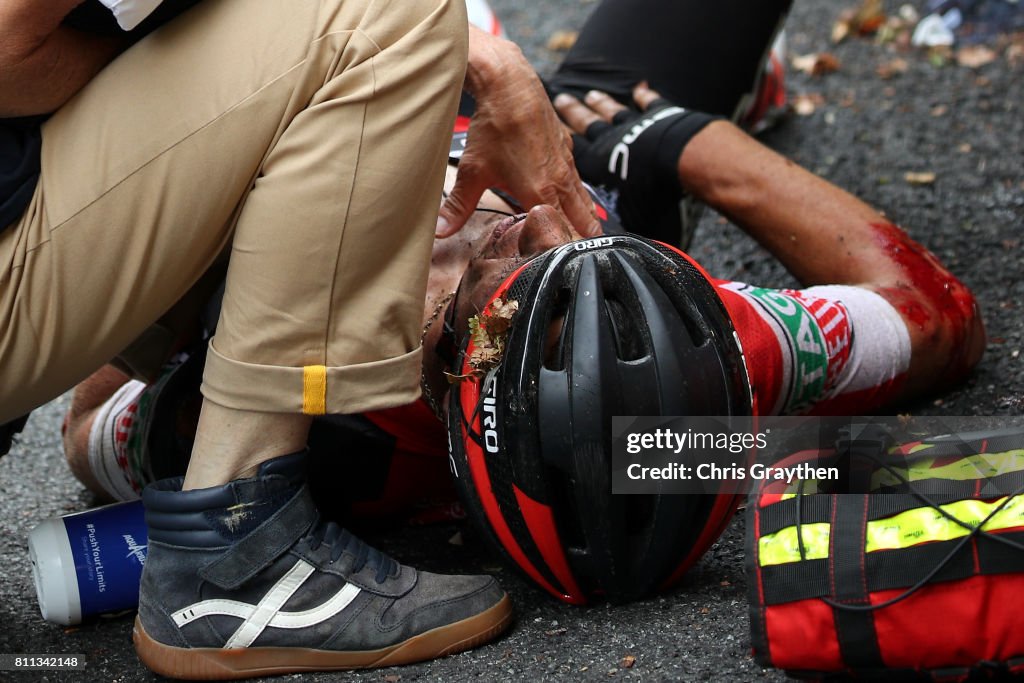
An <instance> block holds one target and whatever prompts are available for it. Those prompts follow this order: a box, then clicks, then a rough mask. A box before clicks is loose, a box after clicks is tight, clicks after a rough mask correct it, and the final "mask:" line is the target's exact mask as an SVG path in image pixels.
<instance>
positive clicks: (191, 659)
mask: <svg viewBox="0 0 1024 683" xmlns="http://www.w3.org/2000/svg"><path fill="white" fill-rule="evenodd" d="M511 623H512V601H511V600H510V599H509V597H508V596H507V595H506V596H504V597H503V598H502V599H501V600H500V601H498V602H497V603H496V604H494V605H493V606H491V607H489V608H488V609H486V610H484V611H483V612H481V613H480V614H477V615H474V616H472V617H469V618H466V619H463V620H462V621H457V622H455V623H454V624H448V625H447V626H439V627H437V628H435V629H432V630H430V631H427V632H425V633H421V634H419V635H417V636H413V637H412V638H409V639H408V640H405V641H402V642H401V643H397V644H395V645H392V646H391V647H386V648H382V649H380V650H360V651H348V652H335V651H330V650H312V649H305V648H297V647H253V648H240V649H236V650H224V649H219V648H182V647H172V646H170V645H164V644H163V643H159V642H157V641H155V640H153V639H152V638H151V637H150V636H149V634H148V633H146V629H144V628H143V627H142V622H141V621H140V620H139V618H138V617H135V627H134V628H133V629H132V640H133V641H134V642H135V651H136V652H137V653H138V655H139V659H141V660H142V662H143V663H144V664H145V665H146V666H147V667H149V668H150V669H151V670H152V671H154V672H155V673H158V674H160V675H162V676H168V677H171V678H183V679H191V680H231V679H237V678H251V677H255V676H273V675H275V674H284V673H300V672H304V671H336V670H342V669H369V668H377V667H385V666H395V665H398V664H410V663H412V662H420V661H423V660H426V659H435V658H437V657H444V656H446V655H451V654H455V653H457V652H462V651H463V650H469V649H471V648H474V647H476V646H477V645H482V644H483V643H486V642H488V641H490V640H493V639H494V638H496V637H497V636H498V635H500V634H501V633H502V632H503V631H504V630H505V629H507V628H508V627H509V624H511Z"/></svg>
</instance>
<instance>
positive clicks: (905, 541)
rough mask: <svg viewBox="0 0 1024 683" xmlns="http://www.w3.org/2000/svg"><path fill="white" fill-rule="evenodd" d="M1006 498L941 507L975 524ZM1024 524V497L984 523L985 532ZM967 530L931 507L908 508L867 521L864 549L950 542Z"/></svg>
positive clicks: (892, 548)
mask: <svg viewBox="0 0 1024 683" xmlns="http://www.w3.org/2000/svg"><path fill="white" fill-rule="evenodd" d="M1005 500H1006V498H1005V497H1003V498H1000V499H998V500H994V501H991V502H986V501H984V500H958V501H956V502H955V503H948V504H946V505H940V506H939V507H941V508H942V509H943V510H945V511H946V512H948V513H949V514H951V515H953V516H954V517H956V518H957V519H959V520H960V521H961V522H963V523H964V524H967V525H969V526H971V527H976V526H978V525H980V524H981V523H982V521H983V520H984V519H985V518H986V517H988V516H989V515H990V514H992V511H993V510H995V509H997V508H998V507H999V506H1000V505H1002V504H1003V501H1005ZM1018 526H1024V497H1021V496H1015V497H1014V498H1013V499H1012V500H1011V501H1010V502H1009V503H1007V504H1006V506H1005V507H1004V508H1003V509H1001V510H999V512H997V513H996V514H995V515H993V516H992V519H990V520H989V521H988V523H986V524H985V526H984V530H985V531H999V530H1001V529H1012V528H1014V527H1018ZM969 533H970V530H969V529H965V528H964V527H963V526H962V525H960V524H957V523H956V522H954V521H953V520H951V519H947V518H946V517H943V516H942V515H941V514H939V512H938V511H937V510H933V509H932V508H917V509H915V510H907V511H906V512H901V513H900V514H898V515H893V516H892V517H888V518H886V519H879V520H875V521H874V522H869V523H868V534H867V539H866V540H867V543H866V544H865V545H866V549H867V551H868V552H869V553H870V552H873V551H875V550H894V549H896V548H908V547H910V546H914V545H918V544H919V543H926V542H929V541H950V540H953V539H954V538H963V537H964V536H966V535H967V534H969Z"/></svg>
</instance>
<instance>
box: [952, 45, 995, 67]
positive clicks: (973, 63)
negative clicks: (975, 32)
mask: <svg viewBox="0 0 1024 683" xmlns="http://www.w3.org/2000/svg"><path fill="white" fill-rule="evenodd" d="M995 60H996V53H995V51H994V50H992V49H990V48H988V47H985V46H984V45H968V46H967V47H962V48H960V49H959V50H957V51H956V63H957V64H959V65H960V66H966V67H968V68H970V69H978V68H980V67H983V66H985V65H986V64H991V63H992V62H994V61H995Z"/></svg>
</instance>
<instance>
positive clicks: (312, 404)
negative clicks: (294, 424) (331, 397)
mask: <svg viewBox="0 0 1024 683" xmlns="http://www.w3.org/2000/svg"><path fill="white" fill-rule="evenodd" d="M302 412H303V413H305V414H306V415H323V414H324V413H326V412H327V366H325V365H307V366H306V367H304V368H302Z"/></svg>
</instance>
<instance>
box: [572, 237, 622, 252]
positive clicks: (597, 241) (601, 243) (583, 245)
mask: <svg viewBox="0 0 1024 683" xmlns="http://www.w3.org/2000/svg"><path fill="white" fill-rule="evenodd" d="M614 242H615V240H614V239H613V238H611V237H595V238H594V239H592V240H580V241H577V242H572V248H573V249H575V250H576V251H586V250H587V249H595V248H597V247H610V246H612V244H614Z"/></svg>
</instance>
